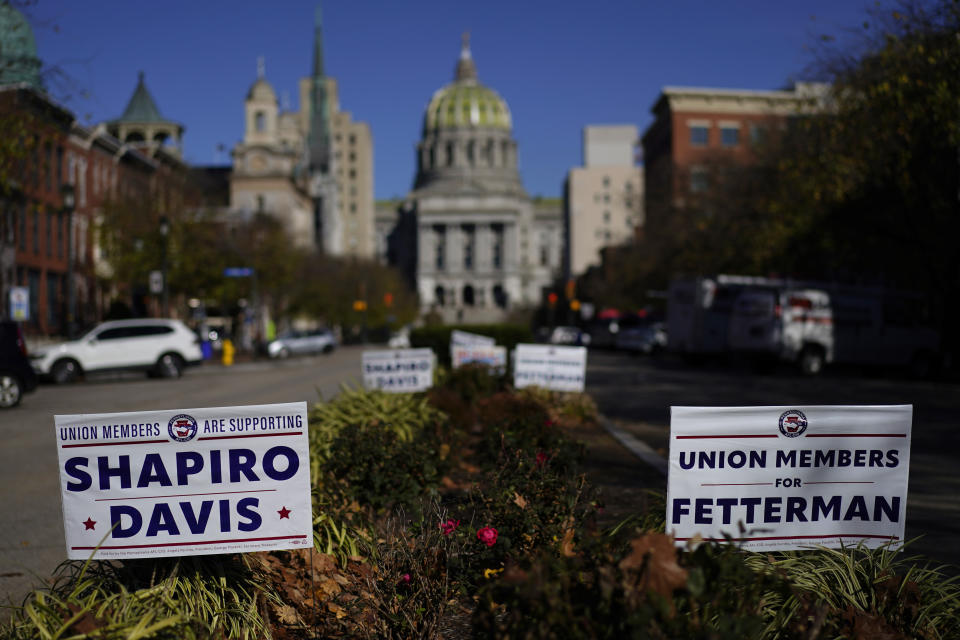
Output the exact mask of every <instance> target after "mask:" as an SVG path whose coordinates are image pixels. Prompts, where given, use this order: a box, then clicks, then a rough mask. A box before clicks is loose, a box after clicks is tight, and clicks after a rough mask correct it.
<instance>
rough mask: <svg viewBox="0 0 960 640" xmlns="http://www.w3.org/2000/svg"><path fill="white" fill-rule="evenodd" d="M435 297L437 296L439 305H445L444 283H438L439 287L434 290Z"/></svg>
mask: <svg viewBox="0 0 960 640" xmlns="http://www.w3.org/2000/svg"><path fill="white" fill-rule="evenodd" d="M433 297H434V298H436V300H437V305H439V306H441V307H442V306H443V302H444V298H445V297H446V296H445V292H444V290H443V286H442V285H439V284H438V285H437V288H436V289H434V290H433Z"/></svg>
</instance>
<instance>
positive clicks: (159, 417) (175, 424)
mask: <svg viewBox="0 0 960 640" xmlns="http://www.w3.org/2000/svg"><path fill="white" fill-rule="evenodd" d="M54 420H55V429H56V441H57V453H58V459H59V464H60V488H61V496H62V503H63V527H64V533H65V536H66V543H67V557H69V558H70V559H72V560H83V559H86V558H89V557H91V555H93V557H94V558H95V559H98V560H107V559H115V558H145V557H160V556H185V555H205V554H213V553H237V552H245V551H265V550H271V549H302V548H309V547H310V546H311V545H312V544H313V531H312V526H313V513H312V510H311V504H310V458H309V446H308V443H307V405H306V403H305V402H296V403H289V404H272V405H259V406H249V407H220V408H207V409H175V410H169V411H142V412H133V413H103V414H84V415H61V416H54Z"/></svg>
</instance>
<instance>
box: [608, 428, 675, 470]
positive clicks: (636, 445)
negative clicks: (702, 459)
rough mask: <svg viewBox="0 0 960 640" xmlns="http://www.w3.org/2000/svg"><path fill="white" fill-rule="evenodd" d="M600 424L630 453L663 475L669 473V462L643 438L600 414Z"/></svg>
mask: <svg viewBox="0 0 960 640" xmlns="http://www.w3.org/2000/svg"><path fill="white" fill-rule="evenodd" d="M600 424H601V426H603V428H604V429H606V431H607V433H609V434H610V435H611V436H613V437H614V438H615V439H616V440H617V442H619V443H620V444H622V445H623V446H625V447H626V448H627V449H628V450H629V451H630V453H632V454H633V455H635V456H637V457H638V458H640V459H641V460H643V461H644V462H646V463H647V464H648V465H650V466H651V467H653V468H654V469H656V470H657V471H659V472H660V473H661V474H662V475H664V476H666V475H667V470H668V468H669V467H668V464H667V461H666V460H664V459H663V458H662V457H660V455H659V454H658V453H657V452H656V451H654V450H653V449H652V448H651V447H650V445H648V444H647V443H646V442H643V441H642V440H638V439H637V438H636V437H634V436H633V435H631V434H629V433H627V432H626V431H624V430H623V429H621V428H620V427H618V426H617V425H615V424H613V422H611V421H610V420H609V419H608V418H606V417H604V416H600Z"/></svg>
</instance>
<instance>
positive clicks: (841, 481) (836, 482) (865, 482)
mask: <svg viewBox="0 0 960 640" xmlns="http://www.w3.org/2000/svg"><path fill="white" fill-rule="evenodd" d="M804 484H874V482H873V480H833V481H827V480H824V481H822V482H806V483H804Z"/></svg>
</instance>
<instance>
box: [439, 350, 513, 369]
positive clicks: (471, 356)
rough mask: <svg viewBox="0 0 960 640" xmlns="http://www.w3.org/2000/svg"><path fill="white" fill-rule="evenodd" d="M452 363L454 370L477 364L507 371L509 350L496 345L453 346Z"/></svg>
mask: <svg viewBox="0 0 960 640" xmlns="http://www.w3.org/2000/svg"><path fill="white" fill-rule="evenodd" d="M450 362H451V363H453V368H454V369H456V368H458V367H462V366H463V365H465V364H471V363H477V364H485V365H487V366H488V367H493V368H494V369H498V370H500V371H505V370H506V368H507V348H506V347H498V346H496V345H472V346H467V345H451V346H450Z"/></svg>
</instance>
